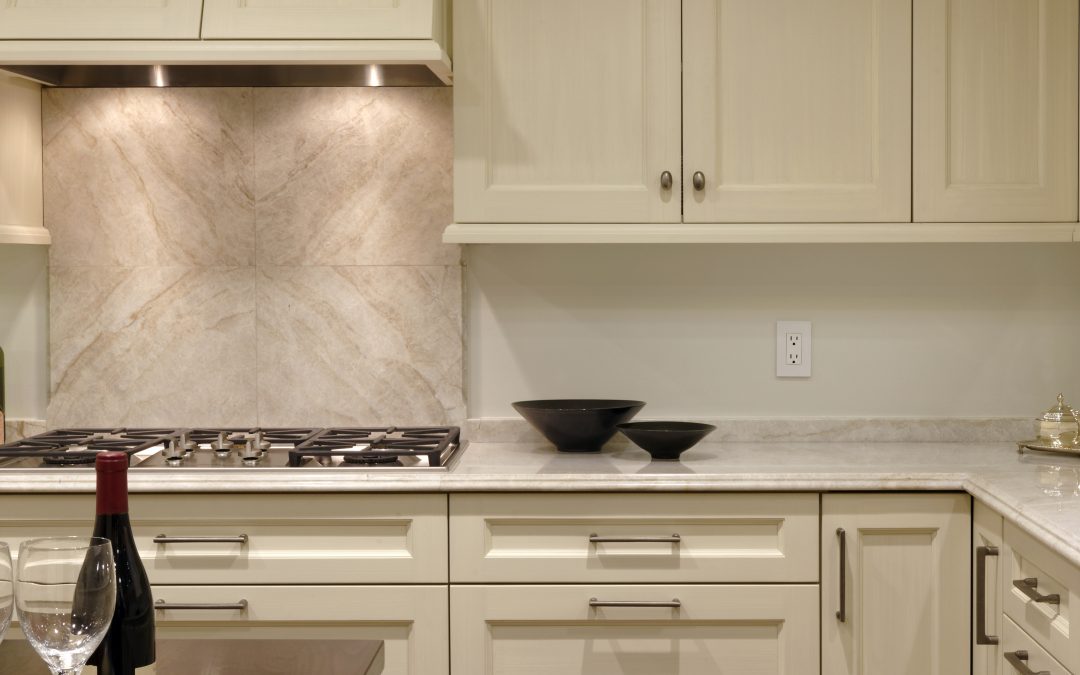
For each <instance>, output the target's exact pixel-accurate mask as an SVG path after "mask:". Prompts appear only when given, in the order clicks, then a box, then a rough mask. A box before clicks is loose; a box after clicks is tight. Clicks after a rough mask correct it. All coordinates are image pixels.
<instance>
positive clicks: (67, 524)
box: [0, 494, 447, 584]
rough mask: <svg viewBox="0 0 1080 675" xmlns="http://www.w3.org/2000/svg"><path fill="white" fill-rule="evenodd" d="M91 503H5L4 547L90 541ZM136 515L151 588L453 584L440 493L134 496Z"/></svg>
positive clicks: (76, 499) (81, 498) (16, 499)
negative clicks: (76, 537)
mask: <svg viewBox="0 0 1080 675" xmlns="http://www.w3.org/2000/svg"><path fill="white" fill-rule="evenodd" d="M93 500H94V498H93V495H51V496H40V497H39V496H12V495H7V496H0V514H3V515H2V516H0V540H3V541H8V542H10V543H11V544H13V550H15V548H16V547H17V546H18V543H19V541H21V540H22V539H28V538H31V537H41V536H53V535H68V534H88V533H89V532H90V531H91V528H92V517H93V513H94V503H93ZM131 512H132V524H133V528H134V530H135V542H136V545H137V546H138V548H139V555H140V556H141V557H142V559H143V564H144V565H145V566H146V569H147V573H148V574H149V575H150V580H151V582H152V583H154V584H192V583H200V584H205V583H214V584H229V583H234V584H235V583H243V584H253V583H254V584H263V583H267V584H272V583H297V582H304V583H321V584H333V583H365V584H366V583H374V584H378V583H446V581H447V569H446V558H447V543H446V497H445V496H443V495H280V494H278V495H133V496H132V498H131ZM160 535H164V537H165V538H164V540H161V539H160ZM192 538H195V539H198V538H211V539H210V540H208V541H190V540H189V539H192ZM241 538H244V539H246V540H245V541H242V542H241V541H238V540H239V539H241ZM155 539H159V541H157V542H155Z"/></svg>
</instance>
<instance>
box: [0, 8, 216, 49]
mask: <svg viewBox="0 0 1080 675" xmlns="http://www.w3.org/2000/svg"><path fill="white" fill-rule="evenodd" d="M202 5H203V3H202V0H77V1H75V2H71V1H64V0H7V2H2V3H0V40H185V39H186V40H197V39H198V38H199V22H200V20H201V19H202Z"/></svg>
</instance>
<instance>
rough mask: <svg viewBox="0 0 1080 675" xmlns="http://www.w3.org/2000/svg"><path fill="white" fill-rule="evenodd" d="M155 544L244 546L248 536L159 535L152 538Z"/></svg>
mask: <svg viewBox="0 0 1080 675" xmlns="http://www.w3.org/2000/svg"><path fill="white" fill-rule="evenodd" d="M154 543H155V544H246V543H248V536H247V535H246V534H238V535H236V536H235V537H170V536H168V535H165V534H159V535H158V536H156V537H154Z"/></svg>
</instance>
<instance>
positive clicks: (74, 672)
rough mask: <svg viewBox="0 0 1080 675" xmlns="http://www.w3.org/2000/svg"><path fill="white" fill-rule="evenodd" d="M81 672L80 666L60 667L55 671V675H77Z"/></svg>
mask: <svg viewBox="0 0 1080 675" xmlns="http://www.w3.org/2000/svg"><path fill="white" fill-rule="evenodd" d="M80 673H82V668H66V669H65V668H61V669H60V670H58V671H56V675H79V674H80Z"/></svg>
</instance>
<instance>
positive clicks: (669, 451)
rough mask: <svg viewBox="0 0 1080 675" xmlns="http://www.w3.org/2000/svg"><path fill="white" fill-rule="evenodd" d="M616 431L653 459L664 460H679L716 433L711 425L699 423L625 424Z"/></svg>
mask: <svg viewBox="0 0 1080 675" xmlns="http://www.w3.org/2000/svg"><path fill="white" fill-rule="evenodd" d="M618 429H619V431H621V432H623V435H624V436H626V437H627V438H629V439H630V440H631V441H633V442H634V443H636V444H637V445H638V446H640V447H641V448H642V449H644V450H645V451H646V452H648V453H649V454H650V455H652V458H653V459H666V460H672V459H674V460H677V459H679V455H681V454H682V453H684V452H686V451H687V450H689V449H690V448H692V447H694V446H695V445H697V444H698V442H699V441H700V440H701V439H703V438H705V437H706V436H708V435H709V434H711V433H712V432H714V431H716V427H714V426H713V425H711V424H702V423H700V422H627V423H626V424H620V425H619V426H618Z"/></svg>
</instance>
